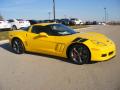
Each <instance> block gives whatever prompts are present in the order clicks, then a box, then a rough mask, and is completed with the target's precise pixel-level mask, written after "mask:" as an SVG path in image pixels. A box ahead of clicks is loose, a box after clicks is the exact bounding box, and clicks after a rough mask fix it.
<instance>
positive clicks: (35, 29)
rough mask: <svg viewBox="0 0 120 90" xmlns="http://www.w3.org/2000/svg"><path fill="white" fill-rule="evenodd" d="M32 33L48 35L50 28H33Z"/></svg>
mask: <svg viewBox="0 0 120 90" xmlns="http://www.w3.org/2000/svg"><path fill="white" fill-rule="evenodd" d="M31 32H32V33H35V34H39V33H41V32H45V33H47V34H50V28H49V27H47V26H33V27H32V31H31Z"/></svg>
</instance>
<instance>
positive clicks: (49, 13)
mask: <svg viewBox="0 0 120 90" xmlns="http://www.w3.org/2000/svg"><path fill="white" fill-rule="evenodd" d="M48 15H49V20H50V16H51V12H48Z"/></svg>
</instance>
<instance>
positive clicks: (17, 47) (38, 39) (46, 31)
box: [9, 23, 116, 64]
mask: <svg viewBox="0 0 120 90" xmlns="http://www.w3.org/2000/svg"><path fill="white" fill-rule="evenodd" d="M9 41H10V45H11V47H12V49H13V51H14V52H15V53H17V54H22V53H24V52H25V51H29V52H36V53H43V54H48V55H54V56H59V57H64V58H68V60H71V61H73V62H74V63H76V64H85V63H89V62H91V61H105V60H108V59H110V58H112V57H114V56H115V55H116V46H115V44H114V42H113V41H112V40H110V39H109V38H107V37H106V36H105V35H103V34H100V33H96V32H86V33H78V32H75V31H74V30H72V29H71V28H69V27H67V26H65V25H62V24H55V23H41V24H34V25H32V26H30V27H27V28H22V29H20V30H17V31H10V32H9Z"/></svg>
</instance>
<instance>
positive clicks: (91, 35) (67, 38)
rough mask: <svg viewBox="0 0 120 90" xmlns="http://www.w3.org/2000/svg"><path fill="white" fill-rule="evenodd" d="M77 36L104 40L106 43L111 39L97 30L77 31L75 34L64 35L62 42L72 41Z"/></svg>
mask: <svg viewBox="0 0 120 90" xmlns="http://www.w3.org/2000/svg"><path fill="white" fill-rule="evenodd" d="M76 38H83V39H88V40H95V41H99V42H103V43H106V42H108V41H109V39H108V38H107V37H106V36H105V35H103V34H100V33H96V32H86V33H77V34H73V35H67V36H62V37H61V41H62V42H72V41H74V40H75V39H76ZM56 39H57V38H56ZM58 40H59V39H58Z"/></svg>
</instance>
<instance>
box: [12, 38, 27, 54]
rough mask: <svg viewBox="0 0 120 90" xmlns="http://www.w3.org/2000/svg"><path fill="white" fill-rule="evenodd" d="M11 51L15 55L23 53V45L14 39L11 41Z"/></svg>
mask: <svg viewBox="0 0 120 90" xmlns="http://www.w3.org/2000/svg"><path fill="white" fill-rule="evenodd" d="M12 49H13V51H14V52H15V53H17V54H22V53H24V52H25V48H24V45H23V43H22V41H21V40H19V39H14V40H13V41H12Z"/></svg>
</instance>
